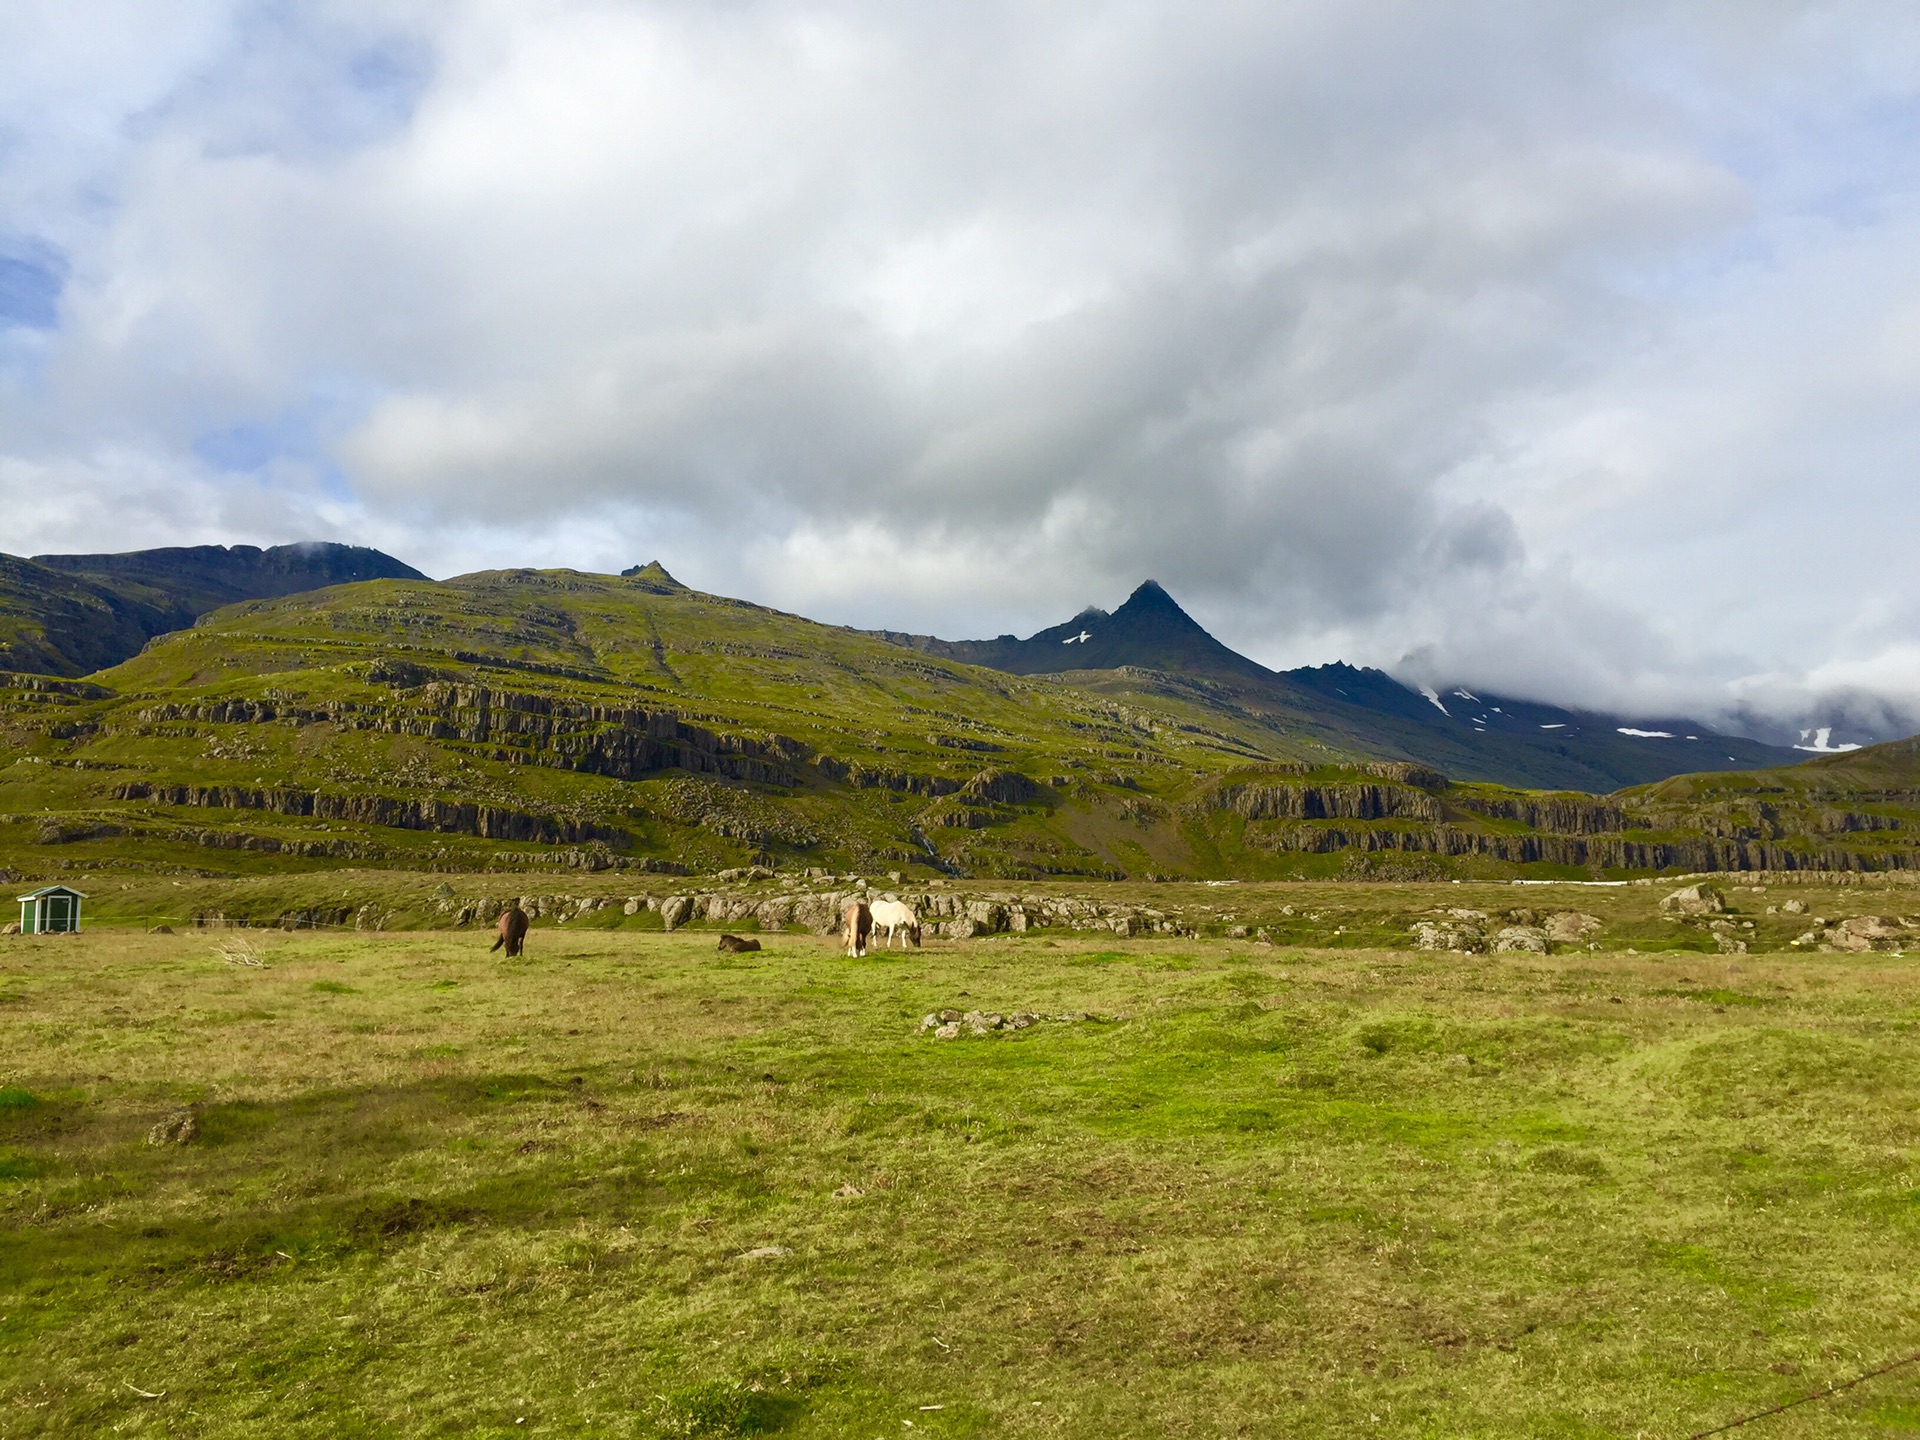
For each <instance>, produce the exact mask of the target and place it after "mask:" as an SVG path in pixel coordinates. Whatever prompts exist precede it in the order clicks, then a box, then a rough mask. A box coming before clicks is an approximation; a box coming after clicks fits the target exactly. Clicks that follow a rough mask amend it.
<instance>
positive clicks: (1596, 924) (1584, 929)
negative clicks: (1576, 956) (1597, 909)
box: [1547, 910, 1600, 945]
mask: <svg viewBox="0 0 1920 1440" xmlns="http://www.w3.org/2000/svg"><path fill="white" fill-rule="evenodd" d="M1599 928H1600V918H1599V916H1597V915H1583V914H1581V913H1580V912H1579V911H1578V910H1556V911H1555V912H1554V913H1553V914H1551V915H1549V916H1548V917H1547V938H1548V939H1549V940H1558V941H1559V942H1560V943H1561V944H1563V945H1572V944H1576V943H1578V942H1579V941H1581V940H1584V939H1586V938H1587V936H1589V935H1591V934H1592V933H1593V932H1594V931H1596V930H1598V929H1599Z"/></svg>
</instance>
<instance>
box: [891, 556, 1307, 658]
mask: <svg viewBox="0 0 1920 1440" xmlns="http://www.w3.org/2000/svg"><path fill="white" fill-rule="evenodd" d="M923 648H926V649H930V650H932V651H933V652H934V653H935V654H940V655H949V656H951V657H953V658H954V659H956V660H966V661H969V662H970V663H972V664H976V665H989V666H992V667H993V668H995V669H998V670H1010V671H1013V672H1014V673H1016V674H1022V675H1033V674H1046V673H1057V672H1059V671H1064V670H1113V669H1117V668H1119V667H1120V666H1122V665H1135V666H1140V667H1142V668H1145V669H1149V670H1172V671H1180V672H1188V673H1195V674H1206V675H1219V674H1236V675H1246V674H1256V675H1261V676H1266V675H1268V674H1269V672H1268V671H1266V670H1265V669H1263V668H1262V667H1261V666H1259V665H1256V664H1255V663H1254V662H1253V661H1251V660H1249V659H1247V658H1246V657H1245V656H1244V655H1237V654H1235V653H1234V652H1233V651H1231V650H1229V649H1228V648H1227V647H1226V646H1224V645H1222V644H1221V643H1220V642H1219V641H1218V640H1216V639H1214V638H1213V636H1211V635H1209V634H1208V633H1207V632H1206V630H1205V629H1203V628H1202V627H1201V625H1200V623H1199V622H1198V621H1197V620H1195V619H1194V618H1193V617H1192V616H1191V615H1189V614H1187V612H1186V611H1185V610H1182V609H1181V608H1180V605H1179V602H1178V601H1176V600H1175V599H1174V598H1173V597H1172V596H1171V595H1169V594H1168V593H1167V592H1166V589H1165V587H1163V586H1162V585H1161V584H1160V582H1159V581H1157V580H1146V581H1142V582H1141V583H1140V584H1139V585H1138V586H1136V587H1135V589H1134V592H1133V593H1132V594H1131V595H1129V596H1128V597H1127V601H1126V603H1125V604H1124V605H1122V606H1121V607H1120V608H1119V609H1118V610H1115V611H1113V612H1112V613H1111V614H1109V613H1107V612H1106V611H1105V610H1102V609H1100V608H1098V607H1097V606H1089V607H1087V608H1086V609H1085V610H1082V611H1081V612H1080V613H1079V614H1078V615H1076V616H1074V617H1073V619H1071V620H1069V621H1067V622H1066V623H1065V624H1064V625H1055V626H1053V627H1051V628H1050V629H1046V630H1042V631H1041V632H1040V633H1039V634H1037V635H1031V636H1029V637H1028V638H1027V639H1025V640H1015V639H1014V638H1013V637H1012V636H1002V637H1001V638H1000V639H998V640H955V641H948V640H932V639H928V640H926V641H925V642H924V644H923Z"/></svg>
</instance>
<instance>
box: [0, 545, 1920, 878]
mask: <svg viewBox="0 0 1920 1440" xmlns="http://www.w3.org/2000/svg"><path fill="white" fill-rule="evenodd" d="M19 563H21V564H25V563H27V562H19ZM35 569H36V573H37V574H38V575H43V576H44V575H55V576H58V575H59V572H55V571H48V570H44V569H40V568H38V567H35ZM4 574H5V567H0V578H4ZM61 578H63V579H69V580H73V579H75V578H76V577H61ZM76 583H77V580H76ZM68 598H69V599H70V600H71V601H72V603H74V604H82V603H84V602H85V597H84V596H70V597H68ZM1146 604H1147V607H1148V608H1149V610H1150V611H1151V610H1154V609H1157V610H1159V611H1161V614H1160V615H1159V617H1158V618H1157V619H1155V620H1154V622H1153V623H1154V625H1155V626H1157V627H1158V629H1159V637H1160V641H1161V642H1164V641H1165V640H1166V639H1167V638H1168V637H1169V636H1173V637H1174V638H1178V635H1179V630H1178V621H1177V619H1176V618H1175V617H1173V616H1170V615H1168V614H1166V613H1165V609H1166V606H1163V605H1162V604H1161V602H1160V601H1159V600H1158V599H1155V598H1153V597H1148V600H1147V602H1146ZM1167 604H1168V605H1170V604H1171V602H1167ZM1176 608H1177V607H1176ZM1081 628H1082V629H1086V630H1088V631H1089V632H1090V633H1091V631H1092V626H1091V624H1087V623H1084V622H1083V624H1082V626H1081ZM1075 633H1076V634H1077V633H1078V631H1075ZM1016 643H1018V642H1016ZM1090 644H1091V641H1090V640H1089V641H1076V642H1075V644H1074V646H1073V647H1072V648H1074V649H1076V650H1077V649H1078V648H1079V647H1080V646H1081V645H1090ZM1194 653H1196V654H1199V655H1200V656H1201V658H1202V659H1205V658H1206V656H1207V655H1208V654H1210V653H1211V652H1206V651H1202V650H1198V649H1196V651H1195V652H1194ZM1229 655H1231V652H1229ZM1156 658H1158V659H1160V660H1161V661H1162V662H1163V663H1166V662H1169V661H1177V660H1178V659H1179V658H1180V656H1178V655H1176V654H1172V653H1169V652H1168V651H1166V650H1165V649H1162V650H1161V651H1159V652H1157V654H1156ZM1250 664H1251V662H1249V661H1245V660H1244V659H1243V658H1242V657H1231V658H1230V659H1229V660H1226V661H1222V660H1220V658H1219V656H1218V655H1213V656H1212V664H1211V667H1210V670H1206V671H1203V670H1199V669H1196V670H1191V671H1187V672H1184V673H1183V672H1178V671H1174V670H1170V669H1159V668H1155V669H1151V670H1149V669H1146V668H1144V667H1136V666H1132V665H1120V666H1117V667H1115V668H1113V669H1109V670H1085V671H1078V672H1074V673H1071V674H1068V675H1055V674H1047V673H1035V674H1031V675H1019V674H1011V673H1007V672H1005V671H1000V670H995V669H989V668H984V667H981V666H977V665H972V664H969V663H965V662H963V661H960V660H957V659H952V658H948V657H946V656H942V655H937V654H931V653H926V652H924V651H919V650H917V649H913V648H907V647H903V646H902V645H900V644H897V643H893V642H891V641H888V640H883V639H880V638H878V637H875V636H873V635H869V634H865V633H862V632H859V631H855V630H849V629H843V628H839V627H833V626H826V625H820V624H817V623H815V622H813V621H810V620H806V619H804V618H802V617H800V616H795V615H787V614H783V613H781V612H779V611H775V610H770V609H767V608H765V607H762V606H758V605H753V604H750V603H748V602H745V601H741V600H734V599H729V598H726V597H724V596H717V595H706V594H702V593H700V592H698V591H694V590H690V589H688V588H687V587H685V586H683V585H681V584H679V583H678V582H677V581H675V580H674V579H673V577H672V576H670V575H668V574H667V573H666V571H665V570H663V569H661V568H660V567H658V566H657V565H654V566H646V567H640V568H638V569H636V570H635V571H634V572H633V573H632V574H631V575H629V576H626V577H616V576H610V575H587V574H581V573H578V572H574V571H564V570H562V571H533V570H503V571H489V572H484V573H481V574H477V575H467V576H461V577H458V578H456V579H453V580H448V581H444V582H440V583H434V582H431V581H425V580H405V579H394V580H369V581H361V582H356V583H350V584H342V585H335V586H331V587H328V588H325V589H320V590H313V591H306V592H301V593H298V594H294V595H290V596H284V597H279V598H269V599H260V600H249V601H246V602H244V603H241V604H236V605H230V606H227V607H225V608H223V609H220V610H217V611H214V612H212V613H210V614H207V615H205V616H203V617H202V618H201V620H200V622H199V623H198V624H196V625H195V626H193V627H192V628H190V629H185V630H179V631H175V632H173V633H170V634H166V635H162V636H160V637H158V638H157V639H155V640H154V641H153V642H152V643H151V644H149V645H148V646H146V648H145V649H144V650H142V651H141V652H140V653H139V654H138V655H135V656H133V657H132V658H130V659H128V660H126V661H124V662H123V663H121V664H119V665H117V666H114V667H111V668H108V669H104V670H100V671H98V672H96V673H94V674H92V675H90V676H89V677H88V678H87V679H86V680H84V681H81V680H63V679H53V678H48V677H46V676H43V675H29V674H12V675H0V746H4V749H5V752H6V754H7V756H9V757H11V763H9V764H6V765H0V866H4V867H5V868H7V869H8V870H11V871H13V872H14V873H16V874H25V875H33V876H59V875H65V876H69V877H71V878H72V879H74V881H75V882H76V883H79V884H80V888H82V889H85V888H86V884H85V883H81V882H84V881H86V879H87V877H88V876H89V875H92V874H95V873H96V872H99V871H103V870H104V871H119V872H128V871H135V872H137V871H148V872H159V873H171V874H182V873H198V874H261V873H277V872H284V871H289V870H311V869H315V868H322V869H324V868H346V867H354V866H391V867H395V868H405V869H410V870H448V871H473V872H486V871H490V870H499V871H502V872H508V873H517V872H521V871H526V870H528V869H536V868H540V867H554V868H562V869H564V868H573V867H578V868H586V869H607V868H624V869H629V870H634V871H643V872H663V871H664V872H667V873H671V874H678V873H681V872H685V871H700V872H704V871H711V870H715V869H719V868H723V867H730V866H741V865H747V864H768V865H776V866H780V867H783V868H786V869H789V870H793V869H803V868H804V869H813V870H816V871H824V872H832V873H842V872H845V871H848V870H855V871H859V872H862V873H866V874H869V875H871V874H875V873H879V872H884V871H886V870H889V869H892V870H897V871H899V872H900V873H901V874H902V875H903V876H904V877H907V879H908V880H912V879H913V878H914V877H918V878H919V879H920V880H926V879H930V878H932V877H934V876H936V875H939V874H941V873H945V874H950V875H970V876H1000V877H1005V878H1007V879H1034V878H1040V877H1045V876H1050V875H1087V876H1117V875H1130V876H1135V877H1154V876H1159V877H1190V878H1221V879H1225V878H1235V877H1239V878H1250V879H1252V878H1284V877H1317V876H1343V875H1344V876H1354V877H1372V878H1391V877H1396V876H1402V877H1407V878H1421V877H1439V876H1454V877H1462V878H1467V877H1478V878H1496V877H1533V878H1555V877H1560V878H1575V877H1589V876H1605V877H1624V876H1628V875H1634V874H1647V873H1650V872H1656V871H1663V870H1664V871H1675V870H1705V869H1721V868H1749V867H1766V868H1771V869H1890V868H1899V869H1914V868H1920V846H1916V839H1920V742H1904V748H1903V746H1882V747H1879V748H1878V749H1876V750H1871V751H1860V752H1856V753H1854V754H1852V755H1847V756H1839V757H1830V758H1823V759H1821V760H1818V761H1815V762H1812V763H1811V764H1806V765H1801V766H1796V767H1792V768H1788V769H1762V770H1752V771H1748V772H1742V773H1739V774H1726V775H1691V776H1686V777H1680V778H1673V779H1667V780H1664V781H1662V782H1661V783H1660V784H1658V785H1654V786H1651V787H1643V788H1641V789H1638V790H1627V791H1623V792H1621V793H1619V794H1616V795H1611V796H1606V797H1598V798H1597V797H1595V796H1593V795H1591V794H1579V793H1573V792H1569V791H1562V792H1558V793H1548V792H1542V791H1539V790H1524V789H1518V788H1514V787H1510V786H1502V785H1496V784H1489V783H1484V782H1476V781H1471V780H1464V779H1459V778H1451V779H1450V778H1449V777H1448V776H1447V775H1446V774H1443V773H1441V772H1440V771H1438V770H1436V769H1434V768H1433V767H1431V766H1428V765H1421V764H1416V763H1409V762H1405V761H1399V762H1396V761H1383V760H1381V759H1380V758H1379V752H1378V751H1377V750H1375V751H1373V752H1368V751H1366V750H1363V749H1359V748H1356V747H1352V746H1345V747H1343V745H1342V744H1341V743H1339V740H1340V735H1341V734H1342V732H1341V731H1340V729H1339V724H1344V723H1347V721H1346V720H1343V719H1341V717H1343V716H1348V717H1359V720H1366V721H1367V722H1368V723H1371V724H1374V725H1375V726H1376V733H1380V730H1379V727H1381V726H1385V725H1386V724H1387V722H1388V721H1390V720H1391V721H1395V722H1401V721H1404V722H1405V724H1406V725H1408V726H1410V727H1411V726H1413V722H1414V721H1415V720H1419V721H1420V722H1421V723H1423V724H1424V723H1429V722H1426V721H1425V719H1424V716H1421V715H1420V713H1419V707H1421V706H1425V707H1426V708H1428V709H1431V710H1433V711H1434V713H1435V715H1436V716H1438V715H1439V713H1440V712H1439V710H1438V708H1437V707H1436V706H1434V705H1433V703H1432V702H1431V701H1429V700H1426V699H1425V698H1423V697H1421V696H1419V695H1417V694H1411V692H1405V694H1407V695H1410V696H1411V699H1410V702H1409V701H1408V700H1406V699H1404V698H1403V696H1402V693H1400V692H1404V687H1400V691H1399V692H1396V691H1395V690H1392V689H1387V688H1380V689H1379V690H1378V693H1377V694H1375V693H1373V692H1372V690H1370V689H1369V687H1381V686H1383V684H1384V685H1391V684H1392V682H1390V681H1387V682H1383V681H1382V679H1381V678H1380V677H1378V674H1377V672H1368V671H1354V670H1346V669H1333V668H1331V667H1323V668H1322V669H1321V670H1319V671H1316V672H1313V674H1312V675H1311V676H1310V677H1309V679H1310V680H1311V681H1312V684H1308V683H1307V682H1304V681H1301V680H1299V679H1298V678H1297V676H1296V678H1291V679H1290V678H1289V677H1287V676H1273V677H1272V679H1271V680H1264V679H1261V678H1260V677H1259V676H1252V677H1249V676H1247V675H1246V674H1245V672H1244V670H1242V668H1241V667H1243V666H1246V665H1250ZM1227 666H1231V667H1232V668H1231V670H1230V671H1229V673H1227V674H1224V675H1223V674H1221V673H1220V671H1221V669H1222V668H1224V667H1227ZM1256 668H1257V667H1256ZM1266 673H1268V674H1269V675H1270V674H1271V672H1266ZM1256 681H1258V684H1257V685H1256V683H1255V682H1256ZM1276 685H1284V686H1285V687H1292V688H1275V687H1276ZM1314 685H1318V686H1319V687H1320V688H1319V689H1315V688H1313V686H1314ZM1261 687H1266V688H1264V689H1262V688H1261ZM1327 690H1330V691H1331V692H1332V696H1333V698H1332V699H1331V700H1330V699H1328V698H1327V697H1326V695H1325V694H1324V693H1323V692H1324V691H1327ZM1356 692H1358V693H1356ZM1275 696H1280V697H1284V703H1283V701H1282V699H1276V698H1274V697H1275ZM1249 697H1251V698H1249ZM1456 698H1457V697H1456ZM1485 698H1486V697H1481V699H1482V700H1484V699H1485ZM1256 702H1257V703H1256ZM1295 705H1297V706H1298V707H1299V708H1298V709H1297V710H1292V709H1289V708H1287V707H1289V706H1295ZM1389 706H1398V707H1400V708H1401V709H1403V710H1406V711H1407V713H1406V714H1405V715H1400V714H1398V713H1397V712H1395V713H1392V714H1389V713H1388V710H1387V707H1389ZM1341 707H1346V708H1345V709H1342V708H1341ZM1467 712H1470V713H1467ZM1480 713H1481V712H1480V710H1479V709H1478V708H1476V707H1475V706H1473V705H1471V704H1468V703H1464V702H1463V705H1462V706H1461V707H1457V709H1456V707H1449V714H1448V715H1447V716H1446V717H1444V718H1445V719H1446V721H1447V722H1448V723H1452V724H1457V725H1462V726H1465V727H1466V728H1467V729H1468V730H1469V731H1471V730H1472V729H1473V728H1474V722H1475V721H1476V720H1477V719H1478V718H1479V716H1480ZM1497 713H1498V714H1499V715H1500V716H1502V717H1505V718H1511V719H1512V721H1513V723H1514V724H1516V725H1519V724H1526V723H1538V722H1537V721H1535V720H1534V719H1533V716H1532V714H1531V713H1528V714H1526V715H1516V716H1512V717H1508V716H1507V709H1506V707H1505V706H1502V708H1501V710H1500V711H1499V712H1497ZM1553 713H1560V712H1553ZM1495 715H1496V712H1494V711H1493V710H1492V708H1491V707H1490V706H1489V707H1487V708H1486V714H1485V719H1486V728H1487V732H1488V733H1487V734H1484V735H1476V736H1474V737H1473V740H1472V741H1471V742H1470V743H1475V744H1479V745H1484V746H1492V745H1493V744H1494V743H1495V741H1496V739H1497V738H1499V735H1498V732H1496V730H1495V727H1496V725H1497V724H1499V723H1501V722H1500V721H1497V720H1496V718H1495ZM1329 717H1332V718H1329ZM1382 717H1384V718H1382ZM1359 720H1354V721H1353V722H1352V723H1354V724H1355V725H1357V724H1358V723H1359ZM1336 721H1337V722H1339V723H1336ZM1432 723H1437V722H1432ZM1408 733H1414V731H1413V730H1409V731H1408ZM1463 743H1466V742H1463ZM1621 743H1625V741H1624V740H1623V741H1622V742H1621ZM1596 753H1597V752H1596ZM650 883H652V882H636V883H635V885H634V888H635V889H645V888H648V885H649V884H650ZM665 883H666V884H667V885H669V886H671V885H672V884H673V883H674V882H671V881H668V882H665ZM350 884H351V882H349V885H350ZM655 888H656V889H657V886H655Z"/></svg>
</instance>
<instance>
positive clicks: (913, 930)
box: [872, 900, 920, 950]
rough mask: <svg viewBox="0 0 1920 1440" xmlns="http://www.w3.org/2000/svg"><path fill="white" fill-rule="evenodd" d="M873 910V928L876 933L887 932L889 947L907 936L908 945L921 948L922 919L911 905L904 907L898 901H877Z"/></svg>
mask: <svg viewBox="0 0 1920 1440" xmlns="http://www.w3.org/2000/svg"><path fill="white" fill-rule="evenodd" d="M872 909H873V928H874V930H875V931H876V932H878V931H881V930H884V931H886V932H887V943H888V944H889V945H891V944H893V943H894V942H895V941H897V940H898V939H899V938H900V936H902V935H905V936H906V937H907V943H908V944H910V945H912V946H913V948H914V949H916V950H918V949H919V948H920V917H919V916H918V915H916V914H915V913H914V910H913V907H912V906H911V905H903V904H902V903H901V902H900V901H898V900H876V901H874V902H873V906H872Z"/></svg>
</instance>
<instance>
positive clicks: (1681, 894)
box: [1660, 885, 1727, 915]
mask: <svg viewBox="0 0 1920 1440" xmlns="http://www.w3.org/2000/svg"><path fill="white" fill-rule="evenodd" d="M1726 908H1727V901H1726V897H1725V896H1723V895H1722V894H1721V893H1720V892H1719V891H1718V890H1716V889H1714V887H1713V886H1711V885H1688V886H1686V887H1685V888H1684V889H1680V890H1676V891H1674V892H1673V893H1672V894H1671V895H1669V896H1667V898H1666V899H1664V900H1662V901H1661V902H1660V913H1661V914H1663V915H1720V914H1723V913H1725V911H1726Z"/></svg>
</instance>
